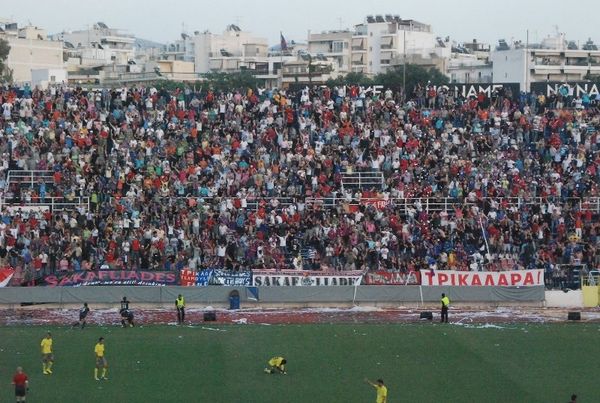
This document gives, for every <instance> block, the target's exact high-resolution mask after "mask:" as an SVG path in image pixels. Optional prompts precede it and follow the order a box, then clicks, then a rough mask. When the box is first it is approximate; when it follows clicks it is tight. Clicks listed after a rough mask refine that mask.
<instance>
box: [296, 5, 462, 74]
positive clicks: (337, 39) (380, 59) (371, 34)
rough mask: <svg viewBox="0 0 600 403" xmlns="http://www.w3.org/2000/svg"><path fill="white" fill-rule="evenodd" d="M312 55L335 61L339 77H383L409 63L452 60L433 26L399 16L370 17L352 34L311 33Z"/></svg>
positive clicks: (336, 32) (309, 43) (448, 50)
mask: <svg viewBox="0 0 600 403" xmlns="http://www.w3.org/2000/svg"><path fill="white" fill-rule="evenodd" d="M308 48H309V52H311V53H316V54H323V56H325V57H327V58H328V59H330V58H332V59H334V60H335V61H336V65H337V68H338V70H339V73H340V74H347V73H349V72H361V73H364V74H368V75H375V74H378V73H383V72H385V71H386V70H388V69H389V68H393V67H395V66H397V65H398V64H401V63H403V62H404V58H405V57H406V60H409V59H413V60H414V59H419V60H427V59H431V58H449V57H450V53H451V51H450V48H449V47H446V46H445V45H444V43H443V42H442V41H440V40H439V39H438V38H436V37H435V36H434V34H433V32H432V30H431V26H430V25H427V24H423V23H421V22H418V21H415V20H403V19H401V18H400V17H399V16H391V15H385V16H380V15H378V16H368V17H367V18H366V20H365V22H364V23H362V24H358V25H356V26H355V27H354V30H352V31H330V32H324V33H320V34H311V33H309V38H308ZM432 64H435V63H432Z"/></svg>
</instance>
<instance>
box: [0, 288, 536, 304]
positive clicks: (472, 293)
mask: <svg viewBox="0 0 600 403" xmlns="http://www.w3.org/2000/svg"><path fill="white" fill-rule="evenodd" d="M236 292H237V293H238V294H239V298H240V301H241V302H242V303H243V304H246V303H252V304H258V305H260V304H262V303H264V304H295V305H302V304H313V303H317V304H318V303H340V304H342V303H356V304H361V303H364V304H374V303H437V302H438V301H439V299H440V295H441V293H442V292H444V293H446V294H447V295H449V296H451V299H452V301H453V303H476V302H477V303H493V304H501V303H505V302H541V301H543V300H544V287H541V286H534V287H458V286H456V287H454V286H447V287H440V286H431V287H425V286H402V287H399V286H337V287H328V286H313V287H223V286H207V287H180V286H164V287H146V286H111V287H26V288H16V287H5V288H0V304H5V305H6V304H9V305H11V304H12V305H14V304H28V303H34V304H41V303H48V304H59V305H60V304H80V303H83V302H88V303H92V304H100V303H101V304H110V303H117V302H118V301H120V300H121V299H122V298H123V296H127V298H128V299H129V300H130V301H132V302H133V303H145V304H169V305H171V304H172V303H173V302H174V301H175V299H176V297H177V295H178V294H182V295H183V296H184V297H185V299H186V301H187V303H188V304H206V305H208V304H215V305H218V304H227V303H228V301H229V298H230V296H231V295H232V294H235V293H236Z"/></svg>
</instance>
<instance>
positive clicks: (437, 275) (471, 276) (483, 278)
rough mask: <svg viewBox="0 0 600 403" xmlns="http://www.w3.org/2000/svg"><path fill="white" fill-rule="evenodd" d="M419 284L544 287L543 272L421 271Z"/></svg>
mask: <svg viewBox="0 0 600 403" xmlns="http://www.w3.org/2000/svg"><path fill="white" fill-rule="evenodd" d="M421 284H422V285H425V286H432V285H435V286H440V285H441V286H467V287H481V286H484V287H485V286H496V287H498V286H500V287H502V286H505V287H532V286H538V285H544V270H541V269H540V270H514V271H499V272H496V271H494V272H491V271H490V272H486V271H483V272H477V271H454V270H421Z"/></svg>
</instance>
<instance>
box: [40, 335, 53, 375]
mask: <svg viewBox="0 0 600 403" xmlns="http://www.w3.org/2000/svg"><path fill="white" fill-rule="evenodd" d="M40 346H41V347H42V370H43V373H44V375H51V374H52V364H54V354H52V335H51V334H50V332H48V333H47V334H46V337H44V338H43V339H42V342H41V343H40Z"/></svg>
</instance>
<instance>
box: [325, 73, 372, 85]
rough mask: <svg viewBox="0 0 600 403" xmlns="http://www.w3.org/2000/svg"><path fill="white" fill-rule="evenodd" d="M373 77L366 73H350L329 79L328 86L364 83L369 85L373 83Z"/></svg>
mask: <svg viewBox="0 0 600 403" xmlns="http://www.w3.org/2000/svg"><path fill="white" fill-rule="evenodd" d="M373 83H374V82H373V79H372V78H370V77H368V76H367V75H366V74H364V73H348V74H346V75H345V76H339V77H337V78H335V79H329V80H327V83H326V84H327V86H328V87H335V86H340V85H362V86H364V87H368V86H370V85H373Z"/></svg>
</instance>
